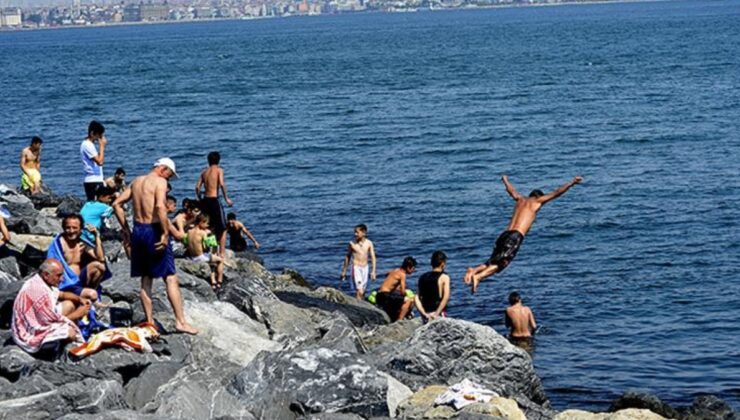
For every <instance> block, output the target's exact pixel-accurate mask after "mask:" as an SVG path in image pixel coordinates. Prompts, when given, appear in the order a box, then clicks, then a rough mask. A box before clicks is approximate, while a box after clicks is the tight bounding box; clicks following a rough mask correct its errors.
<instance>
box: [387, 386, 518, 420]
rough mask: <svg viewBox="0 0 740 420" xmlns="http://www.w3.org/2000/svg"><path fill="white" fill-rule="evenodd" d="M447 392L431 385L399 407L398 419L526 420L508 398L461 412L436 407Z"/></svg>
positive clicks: (464, 409) (492, 400) (493, 400)
mask: <svg viewBox="0 0 740 420" xmlns="http://www.w3.org/2000/svg"><path fill="white" fill-rule="evenodd" d="M446 390H447V386H444V385H431V386H428V387H426V388H424V389H422V390H420V391H419V392H417V393H415V394H413V395H412V396H411V397H409V398H407V399H406V400H404V401H402V402H401V403H400V404H399V406H398V417H400V418H403V419H409V420H413V419H429V418H455V419H457V418H460V415H461V414H463V413H467V414H470V415H481V416H483V418H489V419H490V418H495V417H498V418H503V419H509V420H526V419H527V418H526V417H525V416H524V412H522V410H521V409H520V408H519V406H518V405H517V402H516V401H514V400H510V399H507V398H501V397H495V398H492V399H491V401H489V402H487V403H485V404H484V403H475V404H471V405H468V406H466V407H463V409H462V410H461V411H457V410H455V409H454V408H453V407H451V406H435V405H434V400H436V399H437V397H439V396H440V395H442V394H443V393H444V392H445V391H446Z"/></svg>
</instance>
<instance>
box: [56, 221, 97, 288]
mask: <svg viewBox="0 0 740 420" xmlns="http://www.w3.org/2000/svg"><path fill="white" fill-rule="evenodd" d="M83 226H84V220H83V219H82V216H80V215H79V214H71V215H69V216H67V217H65V218H64V219H63V220H62V229H63V230H64V232H63V233H62V237H61V239H62V241H61V243H62V251H63V252H64V260H65V261H66V262H67V265H68V266H69V268H70V269H71V270H72V271H74V272H75V274H77V275H78V276H80V285H79V286H74V287H71V288H64V289H62V291H65V292H72V293H74V294H76V295H78V296H80V297H83V298H86V299H89V300H91V301H93V302H94V301H96V300H98V292H97V288H98V286H100V282H101V281H102V280H103V276H104V275H105V253H104V252H103V242H102V241H101V240H100V234H99V232H98V230H97V229H96V228H95V226H92V225H87V226H86V227H85V228H86V229H87V231H88V232H90V234H91V235H92V236H93V241H94V244H95V248H91V247H89V246H88V245H87V244H85V242H84V241H83V240H82V228H83Z"/></svg>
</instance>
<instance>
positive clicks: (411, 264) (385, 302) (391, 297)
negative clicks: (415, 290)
mask: <svg viewBox="0 0 740 420" xmlns="http://www.w3.org/2000/svg"><path fill="white" fill-rule="evenodd" d="M414 271H416V260H415V259H414V258H413V257H406V258H404V259H403V263H401V266H400V267H399V268H396V269H393V270H391V272H390V273H388V276H387V277H386V278H385V281H384V282H383V284H382V285H381V286H380V289H378V294H377V296H375V302H376V303H377V305H378V306H379V307H380V308H381V309H383V310H384V311H385V313H387V314H388V316H389V317H390V318H391V322H393V321H400V320H402V319H404V318H406V315H408V313H409V311H410V310H411V308H412V307H413V305H414V300H413V299H407V298H406V276H407V275H409V274H411V273H413V272H414Z"/></svg>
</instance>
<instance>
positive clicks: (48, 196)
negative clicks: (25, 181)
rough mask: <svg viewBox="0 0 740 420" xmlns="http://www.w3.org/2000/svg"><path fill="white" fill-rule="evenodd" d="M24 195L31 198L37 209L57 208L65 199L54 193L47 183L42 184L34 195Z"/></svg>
mask: <svg viewBox="0 0 740 420" xmlns="http://www.w3.org/2000/svg"><path fill="white" fill-rule="evenodd" d="M24 195H26V197H28V198H29V199H30V200H31V202H32V203H33V206H34V207H35V208H36V209H37V210H41V209H45V208H55V207H57V206H59V204H61V203H62V201H63V200H64V197H62V196H59V195H56V194H54V191H52V190H51V188H50V187H49V186H48V185H45V184H42V185H41V188H40V190H39V192H38V193H36V194H33V195H31V194H27V193H25V194H24Z"/></svg>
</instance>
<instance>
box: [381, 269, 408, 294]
mask: <svg viewBox="0 0 740 420" xmlns="http://www.w3.org/2000/svg"><path fill="white" fill-rule="evenodd" d="M405 280H406V273H404V271H403V270H402V269H400V268H396V269H394V270H393V271H391V272H390V273H388V277H386V278H385V281H383V284H382V285H380V289H378V291H380V292H393V291H395V290H396V289H399V286H400V285H401V283H402V282H404V281H405Z"/></svg>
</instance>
